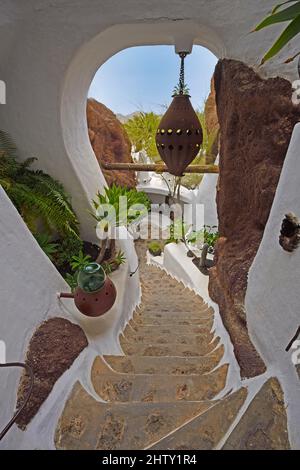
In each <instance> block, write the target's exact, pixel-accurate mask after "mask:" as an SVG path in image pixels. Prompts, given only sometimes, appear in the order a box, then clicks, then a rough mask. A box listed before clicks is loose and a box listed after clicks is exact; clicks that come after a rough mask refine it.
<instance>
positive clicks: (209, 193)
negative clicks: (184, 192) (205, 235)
mask: <svg viewBox="0 0 300 470" xmlns="http://www.w3.org/2000/svg"><path fill="white" fill-rule="evenodd" d="M218 177H219V176H218V175H215V174H205V175H204V177H203V179H202V181H201V184H200V186H199V189H198V190H197V193H196V195H195V202H196V204H203V205H204V223H205V225H210V226H211V227H213V226H218V225H219V222H218V213H217V203H216V197H217V184H218Z"/></svg>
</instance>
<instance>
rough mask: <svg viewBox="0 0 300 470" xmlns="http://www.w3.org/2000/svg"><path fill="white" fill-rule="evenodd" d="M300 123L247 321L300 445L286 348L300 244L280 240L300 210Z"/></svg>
mask: <svg viewBox="0 0 300 470" xmlns="http://www.w3.org/2000/svg"><path fill="white" fill-rule="evenodd" d="M299 148H300V124H297V125H296V126H295V128H294V132H293V135H292V139H291V142H290V146H289V149H288V153H287V156H286V159H285V162H284V165H283V169H282V173H281V177H280V181H279V184H278V187H277V191H276V195H275V199H274V202H273V206H272V209H271V213H270V216H269V220H268V223H267V225H266V228H265V231H264V236H263V239H262V242H261V245H260V247H259V250H258V252H257V255H256V257H255V259H254V262H253V264H252V266H251V269H250V271H249V279H248V288H247V294H246V304H245V305H246V311H247V322H248V327H249V331H250V334H251V338H252V340H253V343H254V344H255V346H256V347H257V349H258V350H259V352H260V354H261V355H262V357H263V358H264V360H265V361H266V363H267V365H268V367H269V369H270V373H274V374H275V375H279V378H280V380H281V383H282V385H283V387H284V392H285V399H286V404H287V413H288V418H289V427H290V438H291V440H292V444H293V446H294V447H295V448H298V449H299V448H300V433H299V424H300V381H299V378H298V376H297V374H296V370H295V366H294V365H293V364H292V360H291V354H292V352H293V351H290V352H289V353H287V352H285V348H286V346H287V344H288V343H289V341H290V340H291V338H292V337H293V336H294V334H295V332H296V330H297V328H298V326H299V325H300V289H299V285H300V249H298V250H296V251H295V252H294V253H288V252H286V251H284V250H283V249H282V248H281V246H280V245H279V242H278V239H279V233H280V228H281V223H282V220H283V218H284V215H285V214H286V213H288V212H294V213H295V214H296V215H298V216H300V198H299V174H300V160H299Z"/></svg>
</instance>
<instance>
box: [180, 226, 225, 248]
mask: <svg viewBox="0 0 300 470" xmlns="http://www.w3.org/2000/svg"><path fill="white" fill-rule="evenodd" d="M215 228H217V227H216V226H210V225H205V226H204V228H203V230H198V231H193V232H191V233H189V234H188V235H187V236H186V241H187V242H189V243H191V244H195V243H197V242H198V241H201V240H202V241H203V243H207V244H208V245H209V246H210V247H212V248H213V247H214V246H215V244H216V242H217V240H218V238H219V237H220V235H219V232H213V229H215Z"/></svg>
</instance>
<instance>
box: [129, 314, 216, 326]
mask: <svg viewBox="0 0 300 470" xmlns="http://www.w3.org/2000/svg"><path fill="white" fill-rule="evenodd" d="M131 323H134V325H136V326H156V327H157V326H163V325H168V326H174V328H179V327H180V326H189V325H198V326H205V327H206V328H212V327H213V324H214V318H213V317H212V318H205V319H198V318H167V317H162V318H157V317H153V316H152V317H150V316H149V317H142V318H138V317H135V318H134V319H131V320H130V321H129V324H131Z"/></svg>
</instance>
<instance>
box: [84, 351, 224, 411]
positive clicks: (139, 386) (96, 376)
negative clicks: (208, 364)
mask: <svg viewBox="0 0 300 470" xmlns="http://www.w3.org/2000/svg"><path fill="white" fill-rule="evenodd" d="M227 371H228V364H224V365H223V366H221V367H219V368H218V369H216V370H214V371H213V372H211V373H209V374H206V375H202V376H198V375H183V376H178V375H171V376H170V375H168V374H164V375H163V374H162V375H158V374H157V375H156V374H155V375H153V374H138V375H134V374H120V373H117V372H113V371H112V370H111V369H110V368H109V367H108V366H107V364H106V363H105V362H104V361H103V359H102V358H101V357H97V358H96V359H95V361H94V364H93V366H92V371H91V380H92V384H93V387H94V390H95V392H96V393H97V394H98V395H99V397H100V398H102V399H103V400H105V401H107V402H159V403H164V402H172V401H174V402H177V401H202V400H212V399H213V398H214V397H215V396H216V395H217V394H218V393H219V392H220V391H221V390H223V388H224V386H225V383H226V377H227Z"/></svg>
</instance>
